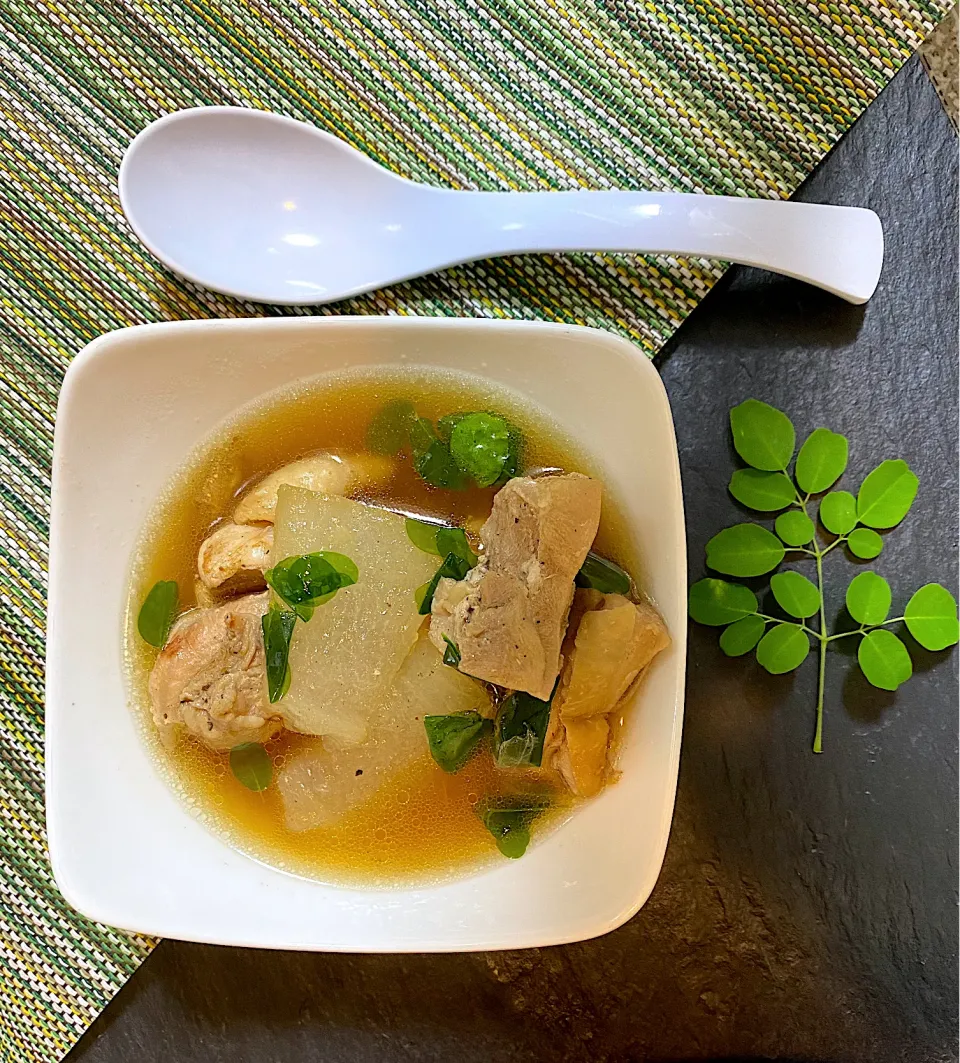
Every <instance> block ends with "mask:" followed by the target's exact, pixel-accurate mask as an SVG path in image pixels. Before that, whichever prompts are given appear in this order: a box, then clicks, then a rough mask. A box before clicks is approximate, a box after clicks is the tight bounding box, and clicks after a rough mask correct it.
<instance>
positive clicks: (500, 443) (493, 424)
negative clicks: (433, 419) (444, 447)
mask: <svg viewBox="0 0 960 1063" xmlns="http://www.w3.org/2000/svg"><path fill="white" fill-rule="evenodd" d="M450 453H451V454H452V455H453V459H454V461H455V462H456V463H457V465H459V467H460V468H461V469H462V470H463V471H464V472H465V473H467V475H468V476H471V477H472V478H473V479H474V480H475V481H476V483H477V486H478V487H490V486H492V485H493V484H495V483H496V482H497V480H499V479H500V474H501V473H502V472H503V466H504V465H505V464H506V461H507V458H508V457H509V456H510V426H509V425H508V424H507V422H506V421H505V420H504V419H503V418H502V417H497V416H496V414H492V413H468V414H466V415H465V416H464V417H462V418H461V419H460V420H458V421H457V423H456V424H455V425H454V426H453V428H452V431H451V433H450Z"/></svg>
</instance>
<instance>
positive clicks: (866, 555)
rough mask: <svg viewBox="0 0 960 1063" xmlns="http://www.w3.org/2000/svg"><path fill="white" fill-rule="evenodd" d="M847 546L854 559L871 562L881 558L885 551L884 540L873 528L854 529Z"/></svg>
mask: <svg viewBox="0 0 960 1063" xmlns="http://www.w3.org/2000/svg"><path fill="white" fill-rule="evenodd" d="M847 546H848V547H849V548H850V553H851V554H853V555H854V557H860V558H863V560H864V561H871V560H873V558H875V557H879V556H880V551H881V550H882V549H883V539H881V538H880V536H879V535H877V533H876V532H875V531H874V530H873V529H872V528H854V529H853V531H852V532H850V535H849V537H848V538H847Z"/></svg>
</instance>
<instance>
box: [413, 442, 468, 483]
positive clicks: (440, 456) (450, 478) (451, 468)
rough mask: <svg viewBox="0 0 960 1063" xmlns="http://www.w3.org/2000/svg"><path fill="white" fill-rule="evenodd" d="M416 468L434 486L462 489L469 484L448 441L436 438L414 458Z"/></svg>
mask: <svg viewBox="0 0 960 1063" xmlns="http://www.w3.org/2000/svg"><path fill="white" fill-rule="evenodd" d="M413 465H414V468H415V469H416V470H417V472H418V473H419V475H420V479H421V480H425V481H426V482H427V483H428V484H430V485H431V486H433V487H442V488H443V489H444V490H445V491H462V490H463V489H464V488H465V487H467V486H468V483H467V478H466V477H465V476H464V474H463V473H462V472H461V471H460V469H459V468H458V466H457V463H456V462H455V461H454V460H453V456H452V455H451V453H450V448H449V447H448V446H447V444H446V443H443V442H441V441H440V440H439V439H435V440H434V441H433V442H432V443H431V444H430V446H429V447H427V449H426V450H425V451H423V453H421V454H420V455H419V456H418V457H415V458H414V459H413Z"/></svg>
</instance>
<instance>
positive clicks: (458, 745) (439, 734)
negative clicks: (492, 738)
mask: <svg viewBox="0 0 960 1063" xmlns="http://www.w3.org/2000/svg"><path fill="white" fill-rule="evenodd" d="M423 726H424V730H425V731H426V732H427V743H428V744H429V747H430V755H431V756H432V757H433V759H434V760H435V761H436V762H437V764H439V765H440V767H441V768H443V770H444V771H445V772H448V773H449V774H451V775H452V774H453V773H454V772H457V771H459V770H460V769H461V768H462V767H463V766H464V764H466V762H467V761H468V760H469V759H470V755H471V754H472V753H473V751H474V749H476V747H477V743H478V742H479V741H480V739H481V738H482V737H483V735H484V733H485V732H486V731H487V730H488V729H489V726H490V721H489V720H485V719H484V718H483V717H482V716H481V715H480V713H479V712H455V713H452V714H451V715H449V716H424V718H423Z"/></svg>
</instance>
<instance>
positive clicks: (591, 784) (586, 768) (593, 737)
mask: <svg viewBox="0 0 960 1063" xmlns="http://www.w3.org/2000/svg"><path fill="white" fill-rule="evenodd" d="M562 726H563V736H562V741H561V744H560V748H559V750H558V753H557V757H556V761H555V763H556V767H557V769H558V770H559V772H560V775H561V776H562V777H563V781H564V782H565V783H566V784H567V789H569V790H570V791H571V792H572V793H575V794H577V795H578V796H580V797H594V796H595V795H596V794H598V793H600V791H601V790H602V789H603V784H604V782H605V781H606V773H607V743H608V742H609V740H610V723H609V721H608V719H607V717H606V716H584V717H581V718H579V719H578V718H576V717H575V718H574V719H572V720H564V721H563V725H562Z"/></svg>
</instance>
